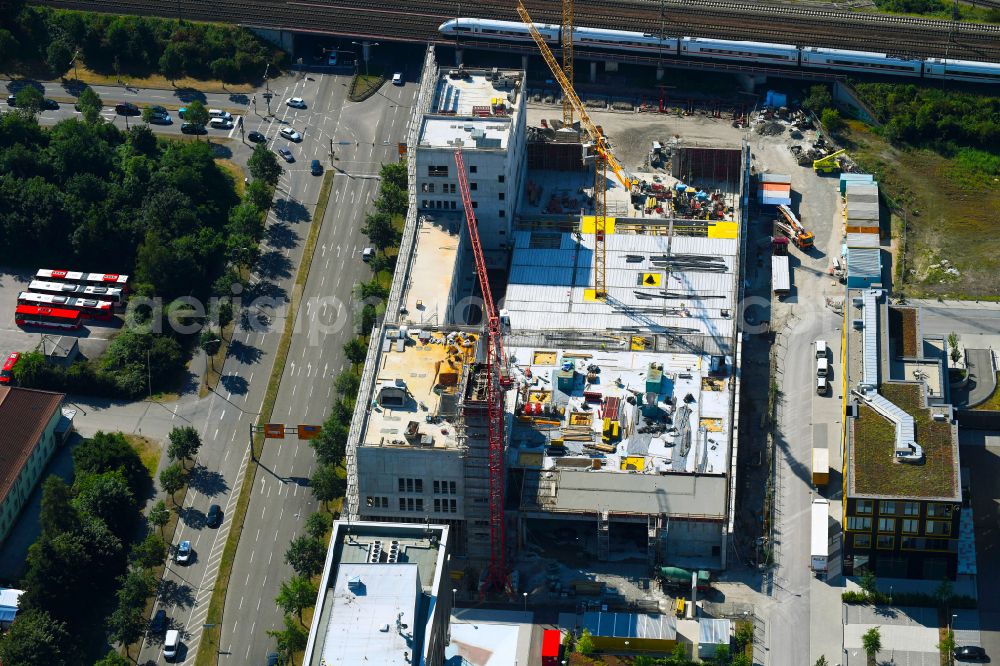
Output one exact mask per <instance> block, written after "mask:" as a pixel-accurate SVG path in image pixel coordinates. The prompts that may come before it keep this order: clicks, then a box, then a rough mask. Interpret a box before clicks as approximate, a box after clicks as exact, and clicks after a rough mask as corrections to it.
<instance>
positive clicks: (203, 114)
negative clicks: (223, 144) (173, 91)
mask: <svg viewBox="0 0 1000 666" xmlns="http://www.w3.org/2000/svg"><path fill="white" fill-rule="evenodd" d="M186 108H187V111H185V112H184V120H186V121H187V122H189V123H194V124H195V125H201V126H205V125H207V124H208V119H209V116H208V109H206V108H205V105H204V104H203V103H202V102H201V100H198V99H196V100H194V101H193V102H191V103H190V104H188V105H187V107H186Z"/></svg>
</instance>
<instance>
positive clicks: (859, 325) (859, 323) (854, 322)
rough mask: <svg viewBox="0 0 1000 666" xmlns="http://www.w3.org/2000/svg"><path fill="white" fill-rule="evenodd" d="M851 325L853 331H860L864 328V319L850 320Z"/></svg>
mask: <svg viewBox="0 0 1000 666" xmlns="http://www.w3.org/2000/svg"><path fill="white" fill-rule="evenodd" d="M851 325H852V326H854V330H856V331H860V330H862V329H864V327H865V321H864V319H853V320H851Z"/></svg>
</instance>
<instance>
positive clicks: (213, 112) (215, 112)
mask: <svg viewBox="0 0 1000 666" xmlns="http://www.w3.org/2000/svg"><path fill="white" fill-rule="evenodd" d="M208 115H209V117H210V118H223V119H225V120H232V119H233V114H231V113H229V112H228V111H223V110H222V109H209V110H208Z"/></svg>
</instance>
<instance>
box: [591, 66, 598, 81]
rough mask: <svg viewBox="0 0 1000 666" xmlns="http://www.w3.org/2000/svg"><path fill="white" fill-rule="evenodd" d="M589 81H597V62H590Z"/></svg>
mask: <svg viewBox="0 0 1000 666" xmlns="http://www.w3.org/2000/svg"><path fill="white" fill-rule="evenodd" d="M590 82H591V83H597V63H596V62H591V63H590Z"/></svg>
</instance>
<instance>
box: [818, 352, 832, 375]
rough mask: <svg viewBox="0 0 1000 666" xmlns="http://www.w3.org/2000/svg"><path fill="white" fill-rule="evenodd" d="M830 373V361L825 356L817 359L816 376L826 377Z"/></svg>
mask: <svg viewBox="0 0 1000 666" xmlns="http://www.w3.org/2000/svg"><path fill="white" fill-rule="evenodd" d="M829 374H830V361H829V360H827V358H826V357H825V356H824V357H823V358H818V359H816V376H817V377H823V378H826V377H828V376H829Z"/></svg>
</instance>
